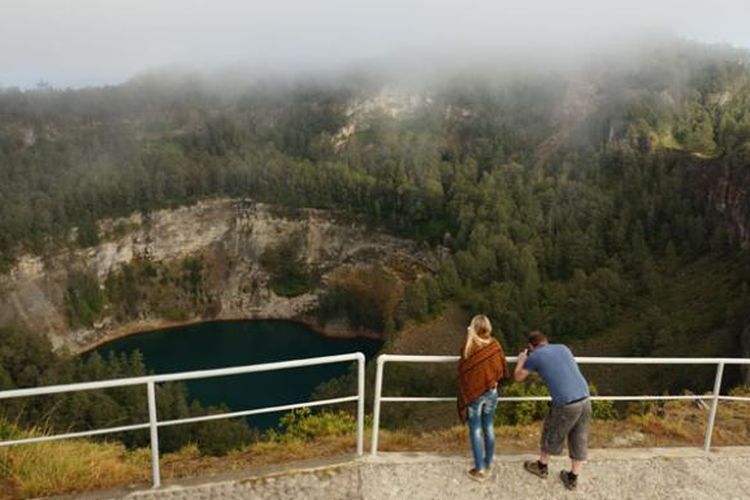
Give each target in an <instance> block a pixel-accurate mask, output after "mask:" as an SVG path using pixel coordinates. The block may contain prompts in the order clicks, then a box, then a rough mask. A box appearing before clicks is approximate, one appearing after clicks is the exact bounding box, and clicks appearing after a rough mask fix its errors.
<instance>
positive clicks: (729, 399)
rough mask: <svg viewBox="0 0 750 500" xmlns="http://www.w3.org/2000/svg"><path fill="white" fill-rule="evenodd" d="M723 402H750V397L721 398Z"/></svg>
mask: <svg viewBox="0 0 750 500" xmlns="http://www.w3.org/2000/svg"><path fill="white" fill-rule="evenodd" d="M719 399H720V400H721V401H750V398H749V397H743V396H719Z"/></svg>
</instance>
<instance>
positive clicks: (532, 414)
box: [495, 383, 549, 425]
mask: <svg viewBox="0 0 750 500" xmlns="http://www.w3.org/2000/svg"><path fill="white" fill-rule="evenodd" d="M501 392H502V396H501V399H500V404H499V405H498V407H497V413H496V414H495V422H496V423H498V424H502V425H518V424H528V423H531V422H533V421H534V420H541V419H542V418H544V416H545V415H546V414H547V411H548V409H549V403H548V402H547V401H518V402H510V401H509V402H503V400H502V397H526V396H549V392H548V391H547V388H546V387H545V386H544V385H543V384H540V383H530V384H509V385H506V386H504V387H502V388H501Z"/></svg>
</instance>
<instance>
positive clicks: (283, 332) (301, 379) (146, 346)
mask: <svg viewBox="0 0 750 500" xmlns="http://www.w3.org/2000/svg"><path fill="white" fill-rule="evenodd" d="M379 347H380V343H379V342H375V341H372V340H366V339H330V338H326V337H323V336H321V335H319V334H317V333H315V332H314V331H313V330H311V329H309V328H307V327H305V326H304V325H300V324H298V323H294V322H290V321H227V322H212V323H201V324H196V325H190V326H184V327H177V328H169V329H164V330H157V331H153V332H145V333H140V334H136V335H132V336H129V337H124V338H121V339H118V340H114V341H112V342H110V343H108V344H105V345H103V346H101V347H99V348H98V349H97V350H96V351H97V352H98V353H99V354H101V355H102V356H105V357H106V356H107V355H108V354H109V353H110V352H111V351H114V352H115V353H130V352H132V351H134V350H138V351H140V352H141V353H142V354H143V359H144V362H145V364H146V366H147V367H148V368H149V369H150V370H153V372H155V373H158V374H162V373H174V372H182V371H191V370H204V369H210V368H224V367H229V366H240V365H251V364H256V363H268V362H272V361H286V360H291V359H299V358H311V357H316V356H328V355H333V354H343V353H349V352H356V351H360V352H363V353H364V354H365V355H366V356H367V357H368V359H369V358H370V357H371V356H373V355H374V354H375V353H376V352H377V350H378V349H379ZM354 365H355V363H351V364H350V363H337V364H331V365H319V366H313V367H304V368H294V369H287V370H279V371H273V372H264V373H252V374H246V375H236V376H232V377H220V378H211V379H202V380H195V381H189V382H187V387H188V390H189V392H190V397H191V398H192V399H197V400H198V401H200V402H201V403H202V404H203V405H204V406H208V405H218V404H221V403H223V404H226V405H227V406H228V407H229V408H231V409H232V410H236V411H239V410H249V409H252V408H260V407H264V406H276V405H283V404H289V403H296V402H301V401H306V400H308V398H309V397H310V394H311V393H312V391H313V390H314V389H315V387H317V386H318V385H319V384H320V383H322V382H325V381H328V380H330V379H332V378H334V377H338V376H340V375H344V374H345V373H347V372H348V371H349V370H350V369H352V367H353V366H354ZM352 394H353V393H352ZM279 417H280V415H279V414H278V413H272V414H264V415H257V416H252V417H249V418H248V421H249V423H250V425H252V426H254V427H259V428H268V427H271V426H274V425H276V423H277V422H278V419H279Z"/></svg>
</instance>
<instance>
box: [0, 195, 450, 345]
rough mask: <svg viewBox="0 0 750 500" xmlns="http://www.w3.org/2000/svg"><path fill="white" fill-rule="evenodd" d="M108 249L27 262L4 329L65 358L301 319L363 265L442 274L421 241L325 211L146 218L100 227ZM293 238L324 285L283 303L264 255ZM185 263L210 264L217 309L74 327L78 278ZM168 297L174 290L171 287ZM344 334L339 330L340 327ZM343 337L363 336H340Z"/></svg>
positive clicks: (245, 209)
mask: <svg viewBox="0 0 750 500" xmlns="http://www.w3.org/2000/svg"><path fill="white" fill-rule="evenodd" d="M100 233H101V237H102V242H101V243H100V244H98V245H97V246H95V247H92V248H88V249H83V250H75V251H66V252H62V253H60V254H58V255H55V256H53V257H49V258H45V259H43V258H41V257H39V256H34V255H25V256H23V257H22V258H21V259H20V260H19V261H18V263H17V265H16V266H15V267H14V268H13V269H12V270H11V271H10V272H9V273H8V274H6V275H3V276H0V297H1V298H2V301H0V324H5V323H15V324H19V325H21V326H23V327H25V328H28V329H31V330H35V331H40V332H43V333H44V334H45V335H47V336H48V337H49V338H50V340H51V341H52V343H53V345H54V346H55V348H57V349H61V348H67V349H69V350H71V351H73V352H80V351H82V350H86V349H88V348H91V347H93V346H95V345H97V344H99V343H101V342H103V341H106V340H108V339H111V338H115V337H117V336H121V335H125V334H127V333H131V332H134V331H142V330H146V329H152V328H160V327H164V326H168V325H172V324H178V323H187V322H195V321H203V320H208V319H255V318H258V319H259V318H278V319H300V318H305V317H309V313H310V312H311V311H312V310H314V309H315V308H316V306H317V304H318V299H319V297H320V294H321V292H322V291H323V290H324V289H325V286H326V283H327V281H328V279H329V278H330V277H331V276H334V275H337V276H340V275H341V274H342V273H346V272H347V270H353V269H356V268H357V267H358V266H373V265H376V266H380V267H381V268H383V269H385V270H386V271H389V272H392V273H393V274H394V275H398V272H397V270H396V269H395V267H397V266H401V267H402V266H403V263H404V262H408V263H409V265H411V266H413V267H414V268H416V269H421V270H423V271H424V270H428V269H430V268H434V267H435V266H436V265H437V257H436V256H435V255H434V254H431V253H430V252H426V251H420V250H419V249H418V248H417V245H416V244H415V243H414V242H411V241H407V240H402V239H398V238H394V237H391V236H389V235H386V234H382V233H377V232H372V231H369V230H367V229H366V228H364V227H360V226H358V225H355V224H351V223H342V222H337V221H336V220H335V218H334V216H333V214H331V213H327V212H323V211H317V210H299V211H293V212H292V211H284V212H282V211H281V210H280V209H276V208H273V207H269V206H267V205H262V204H255V203H252V202H247V201H238V200H217V201H205V202H201V203H198V204H196V205H193V206H190V207H183V208H178V209H175V210H162V211H158V212H154V213H152V214H150V216H149V217H144V216H142V215H141V214H140V213H138V214H134V215H132V216H131V217H128V218H124V219H118V220H106V221H102V222H100ZM292 237H294V238H295V241H298V242H300V244H299V247H300V248H299V256H300V259H301V260H302V261H303V262H304V263H305V264H306V266H308V267H309V268H311V269H314V270H315V272H316V274H317V275H318V276H320V280H319V281H318V284H317V285H316V286H314V287H313V288H312V289H310V290H309V291H308V292H306V293H303V294H301V295H298V296H295V297H282V296H279V295H276V294H275V293H274V292H273V290H272V289H271V287H270V286H269V279H270V276H269V273H268V271H267V270H266V269H264V267H263V266H262V265H261V263H260V260H261V255H263V253H264V252H265V251H267V250H268V249H269V248H270V249H273V248H274V246H275V245H277V244H278V243H279V242H282V241H286V240H288V239H290V238H292ZM186 258H198V259H200V261H201V263H202V266H203V267H202V273H203V281H202V286H203V287H204V288H205V290H204V295H206V296H209V297H210V301H211V307H209V308H203V309H200V310H199V312H198V313H197V314H193V315H190V316H189V317H187V318H180V319H175V318H169V317H164V316H163V315H160V314H159V313H158V312H155V311H153V310H148V309H141V310H139V312H138V313H134V314H132V315H130V316H126V317H122V315H119V316H118V315H115V314H114V313H113V311H111V310H108V309H107V308H106V307H105V308H104V309H103V311H102V312H101V313H100V314H99V315H98V317H97V318H96V321H95V322H94V323H93V325H92V326H90V327H78V328H72V327H70V326H69V325H70V321H69V320H68V319H67V316H66V309H65V308H66V293H68V292H67V290H68V286H69V281H70V276H71V274H72V273H74V272H86V273H89V274H90V275H93V276H95V277H96V280H97V281H98V283H99V286H100V287H101V289H102V290H103V289H104V283H105V281H106V280H107V278H108V277H109V276H112V275H113V273H117V272H118V270H119V269H121V268H122V267H123V266H127V265H129V264H132V263H133V262H147V263H158V264H160V265H161V264H164V265H169V264H170V263H175V262H180V261H181V260H183V259H186ZM166 286H167V291H169V288H168V287H169V286H171V285H169V284H167V285H166ZM339 325H340V322H339ZM334 333H336V334H356V332H351V331H347V328H346V327H344V328H341V327H339V328H337V329H336V332H334Z"/></svg>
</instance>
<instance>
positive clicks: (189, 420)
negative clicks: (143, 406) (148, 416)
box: [157, 396, 359, 427]
mask: <svg viewBox="0 0 750 500" xmlns="http://www.w3.org/2000/svg"><path fill="white" fill-rule="evenodd" d="M358 398H359V396H346V397H342V398H334V399H321V400H317V401H311V402H309V403H294V404H288V405H283V406H270V407H267V408H258V409H255V410H243V411H235V412H232V413H216V414H213V415H204V416H202V417H191V418H181V419H177V420H163V421H160V422H159V423H158V424H157V426H159V427H166V426H170V425H179V424H191V423H196V422H207V421H209V420H220V419H224V418H237V417H245V416H248V415H260V414H263V413H273V412H275V411H287V410H296V409H297V408H311V407H314V406H324V405H332V404H337V403H348V402H351V401H356V400H357V399H358Z"/></svg>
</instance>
